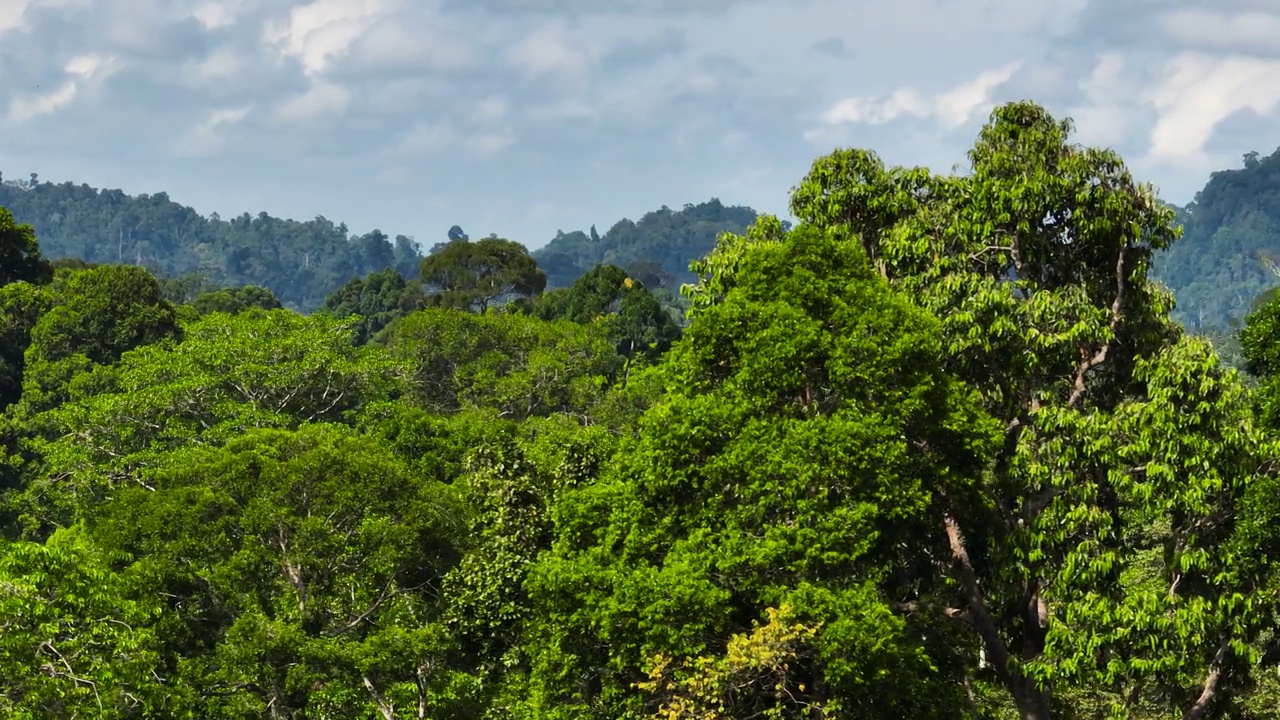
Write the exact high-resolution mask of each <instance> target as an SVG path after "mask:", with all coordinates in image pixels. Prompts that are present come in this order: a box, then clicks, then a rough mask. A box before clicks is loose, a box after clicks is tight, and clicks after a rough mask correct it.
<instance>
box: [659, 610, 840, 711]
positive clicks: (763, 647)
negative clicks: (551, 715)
mask: <svg viewBox="0 0 1280 720" xmlns="http://www.w3.org/2000/svg"><path fill="white" fill-rule="evenodd" d="M766 613H767V615H768V622H767V623H765V624H764V625H761V624H760V623H759V622H756V623H753V627H752V630H751V632H750V633H738V634H735V635H733V636H732V637H731V638H729V642H728V644H727V646H726V647H725V652H724V654H723V655H711V656H707V655H704V656H701V657H697V658H694V659H692V660H690V661H688V662H685V663H683V664H682V665H680V666H679V667H676V668H674V669H673V668H672V666H671V665H672V659H671V658H670V657H669V656H667V655H665V654H658V655H656V656H654V658H653V661H652V662H653V664H652V667H651V668H650V670H649V678H650V679H649V681H647V682H639V683H636V684H635V687H636V689H638V690H641V691H644V692H647V693H651V694H653V695H656V696H657V697H658V699H659V702H660V704H659V706H658V709H657V711H656V712H655V714H654V716H653V717H655V718H667V719H668V720H724V719H727V718H730V717H735V716H736V714H735V713H734V712H733V709H734V708H738V707H751V708H753V709H757V710H762V712H763V716H764V717H783V713H784V708H785V707H786V706H788V705H791V706H793V707H794V708H795V709H796V710H800V712H801V713H802V715H803V716H811V717H825V712H824V710H823V708H822V704H821V703H819V702H803V701H801V700H798V699H797V698H798V697H799V696H802V695H803V693H804V692H805V690H806V688H807V686H806V684H805V683H803V682H800V683H796V684H794V685H792V684H791V682H790V680H791V677H790V675H791V668H792V665H793V664H794V663H796V662H797V661H800V660H803V659H804V657H805V655H806V648H807V647H808V645H809V643H810V641H811V640H812V639H813V637H814V635H815V634H816V633H817V632H818V626H817V625H812V626H811V625H803V624H799V623H796V622H794V621H793V620H792V609H791V607H790V606H788V605H785V604H784V605H783V606H782V607H781V608H769V609H768V610H767V611H766Z"/></svg>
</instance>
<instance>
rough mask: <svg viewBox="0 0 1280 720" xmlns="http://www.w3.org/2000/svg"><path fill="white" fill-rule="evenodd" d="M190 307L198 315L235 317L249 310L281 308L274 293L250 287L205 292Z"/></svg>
mask: <svg viewBox="0 0 1280 720" xmlns="http://www.w3.org/2000/svg"><path fill="white" fill-rule="evenodd" d="M191 306H192V307H193V308H195V311H196V312H197V313H198V314H200V315H210V314H212V313H227V314H228V315H235V314H237V313H242V312H244V311H245V310H248V309H249V308H258V309H261V310H279V309H280V307H281V306H280V298H277V297H276V296H275V293H273V292H271V291H270V290H268V289H266V288H260V287H254V286H252V285H246V286H244V287H238V288H219V289H217V290H207V291H205V292H202V293H200V294H199V295H197V296H196V297H195V298H194V299H192V301H191Z"/></svg>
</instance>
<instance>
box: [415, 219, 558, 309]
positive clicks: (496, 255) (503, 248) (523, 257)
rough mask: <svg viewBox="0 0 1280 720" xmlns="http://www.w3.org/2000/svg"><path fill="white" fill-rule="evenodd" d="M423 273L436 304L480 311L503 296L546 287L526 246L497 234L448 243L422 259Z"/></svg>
mask: <svg viewBox="0 0 1280 720" xmlns="http://www.w3.org/2000/svg"><path fill="white" fill-rule="evenodd" d="M420 274H421V277H422V284H423V286H424V287H425V288H426V289H427V291H428V292H429V293H430V294H431V295H432V297H433V299H434V302H435V303H436V304H438V305H441V306H444V307H449V308H457V309H460V310H469V311H473V312H481V313H483V312H484V311H485V310H487V309H488V308H489V306H490V305H491V304H493V303H494V302H496V301H498V300H500V299H503V298H507V299H513V298H517V297H530V296H533V295H537V294H538V293H540V292H542V290H543V288H545V287H546V286H547V276H546V275H545V274H544V273H543V272H542V270H540V269H539V268H538V264H537V263H536V262H534V260H533V258H531V257H530V256H529V251H528V250H526V249H525V247H524V246H523V245H521V244H520V243H518V242H514V241H511V240H503V239H502V238H497V237H488V238H485V239H483V240H479V241H477V242H474V243H473V242H471V241H470V240H467V239H465V238H463V239H460V240H455V241H452V242H449V243H447V244H445V245H443V246H441V247H440V248H438V249H436V250H435V251H433V252H432V253H431V254H430V255H428V256H427V258H426V259H425V260H423V261H422V267H421V270H420Z"/></svg>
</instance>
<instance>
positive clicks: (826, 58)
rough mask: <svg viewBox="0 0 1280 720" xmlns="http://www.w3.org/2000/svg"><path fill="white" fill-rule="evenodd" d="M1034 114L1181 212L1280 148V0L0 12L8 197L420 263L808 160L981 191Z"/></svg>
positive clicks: (333, 2)
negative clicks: (435, 246) (984, 162)
mask: <svg viewBox="0 0 1280 720" xmlns="http://www.w3.org/2000/svg"><path fill="white" fill-rule="evenodd" d="M1022 98H1030V99H1033V100H1036V101H1039V102H1041V103H1043V104H1045V105H1047V106H1048V107H1049V108H1050V109H1051V110H1052V111H1054V112H1055V113H1057V114H1060V115H1069V116H1071V117H1074V118H1075V119H1076V122H1077V127H1078V129H1079V135H1078V138H1079V140H1081V141H1082V142H1086V143H1090V144H1100V145H1107V146H1111V147H1115V148H1116V149H1118V150H1120V151H1121V153H1123V154H1124V156H1125V157H1126V159H1127V160H1128V161H1129V164H1130V166H1131V167H1132V168H1133V169H1134V170H1135V172H1136V173H1137V174H1138V175H1139V176H1140V177H1141V178H1143V179H1146V180H1149V181H1151V182H1154V183H1155V184H1156V185H1157V186H1158V188H1159V189H1160V193H1161V195H1162V196H1163V197H1165V198H1166V199H1168V200H1171V201H1173V202H1177V203H1179V204H1181V203H1184V202H1186V201H1189V200H1190V199H1191V197H1192V195H1193V194H1194V192H1195V191H1196V190H1197V189H1199V188H1200V187H1201V186H1202V185H1203V183H1204V181H1205V180H1206V178H1207V176H1208V173H1209V172H1210V171H1212V170H1214V169H1220V168H1225V167H1237V166H1239V164H1240V157H1241V155H1242V154H1243V153H1245V152H1248V151H1250V150H1258V151H1260V152H1262V153H1263V154H1269V153H1270V152H1271V151H1272V150H1274V149H1275V148H1276V146H1277V145H1280V0H1214V1H1213V2H1208V1H1207V0H1206V1H1202V2H1191V1H1189V0H893V1H892V2H890V1H889V0H313V1H311V2H305V1H302V0H0V138H3V142H0V170H2V171H3V172H4V174H5V175H6V176H8V177H15V176H16V177H25V176H26V175H28V174H29V173H31V172H38V173H39V174H40V176H41V178H42V179H45V180H53V181H63V180H72V181H75V182H86V183H89V184H91V185H95V186H106V187H121V188H123V189H124V190H126V191H127V192H132V193H143V192H147V193H154V192H159V191H166V192H168V193H169V194H170V196H171V197H172V198H173V199H175V200H177V201H179V202H182V203H184V204H187V205H191V206H193V207H195V208H196V209H197V210H199V211H201V212H203V213H209V212H215V211H216V212H219V213H221V214H223V215H224V216H225V215H229V214H235V213H238V212H242V211H249V212H254V213H256V212H257V211H260V210H265V211H267V212H270V213H272V214H274V215H281V216H285V217H295V218H301V219H305V218H310V217H314V216H316V215H324V216H326V217H328V218H330V219H332V220H335V221H339V220H340V221H345V222H347V223H348V225H349V226H350V227H351V229H352V230H353V231H355V232H365V231H367V230H370V229H372V228H374V227H377V228H380V229H381V230H383V231H384V232H387V233H390V234H393V235H394V234H397V233H404V234H407V235H411V236H414V237H416V238H417V239H418V240H419V241H421V242H423V243H424V244H425V245H426V246H428V247H429V246H430V245H431V244H432V243H434V242H437V241H439V240H442V239H443V238H444V235H445V231H446V230H447V228H448V227H449V226H450V225H452V224H454V223H457V224H460V225H461V226H462V227H463V228H465V229H466V230H467V232H468V233H470V234H471V235H472V236H473V237H475V236H480V235H485V234H488V233H490V232H495V233H498V234H499V235H502V236H505V237H510V238H512V239H515V240H519V241H521V242H524V243H526V244H527V245H529V246H531V247H537V246H539V245H542V244H544V243H545V242H546V241H547V240H548V239H550V238H551V237H552V236H554V234H555V232H556V230H557V229H563V230H565V231H566V232H567V231H570V230H575V229H585V228H586V227H587V226H589V225H591V224H592V223H594V224H596V225H597V226H598V227H599V228H600V229H601V231H602V232H603V231H604V230H605V229H607V228H608V227H609V226H610V225H611V224H612V223H613V222H615V221H616V220H618V219H620V218H622V217H632V218H635V217H638V216H639V215H641V214H643V213H644V212H646V211H648V210H651V209H655V208H657V207H659V206H661V205H663V204H667V205H669V206H672V207H680V206H682V205H683V204H685V203H696V202H701V201H703V200H706V199H708V198H710V197H712V196H715V197H719V198H720V199H721V200H722V201H724V202H726V203H730V204H742V205H750V206H752V207H755V208H757V209H758V210H761V211H766V212H777V213H782V212H784V211H785V209H786V200H787V191H788V189H789V188H790V187H792V186H793V185H794V184H795V183H796V182H797V181H798V180H799V179H800V178H801V177H802V176H803V174H804V172H805V170H806V169H807V167H808V165H809V163H810V162H812V160H813V158H815V157H817V156H818V155H820V154H823V153H825V152H828V151H830V150H831V149H833V148H835V147H837V146H859V147H870V148H873V149H875V150H877V151H878V152H879V153H880V154H881V155H882V156H883V157H884V158H885V159H886V160H887V161H889V162H891V163H896V164H924V165H928V166H930V167H932V168H934V169H936V170H940V171H946V170H949V169H950V168H952V167H953V166H955V165H956V164H958V163H963V162H964V152H965V150H966V149H967V148H968V147H969V146H970V144H971V142H972V140H973V138H974V136H975V134H976V132H977V129H978V128H979V127H980V125H981V124H982V122H983V121H984V119H985V118H986V116H987V114H988V113H989V111H990V109H991V107H992V106H993V105H994V104H996V103H998V102H1003V101H1006V100H1013V99H1022Z"/></svg>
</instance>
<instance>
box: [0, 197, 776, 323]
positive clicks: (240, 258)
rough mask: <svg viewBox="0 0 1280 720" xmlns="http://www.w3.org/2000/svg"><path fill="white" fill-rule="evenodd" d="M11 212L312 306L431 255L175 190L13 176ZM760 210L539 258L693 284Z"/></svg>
mask: <svg viewBox="0 0 1280 720" xmlns="http://www.w3.org/2000/svg"><path fill="white" fill-rule="evenodd" d="M0 207H5V208H8V209H9V210H10V211H11V212H12V213H13V214H14V216H15V217H16V219H17V220H18V222H22V223H28V224H30V225H32V226H33V227H34V228H35V230H36V236H37V238H38V239H39V241H40V247H41V249H42V252H43V253H44V255H45V257H48V258H54V259H56V258H74V259H78V260H84V261H86V262H91V263H126V264H134V265H141V266H144V267H147V268H148V269H150V270H152V271H153V272H155V273H156V274H158V275H160V276H163V277H179V276H183V275H190V274H199V275H202V276H203V277H204V278H206V279H207V281H208V282H209V283H210V284H213V285H221V286H228V287H236V286H242V285H256V286H259V287H264V288H267V289H269V290H271V291H272V292H273V293H275V294H276V296H277V297H279V298H280V301H281V302H282V303H283V304H284V305H285V306H286V307H290V308H293V309H295V310H301V311H304V312H309V311H312V310H315V309H317V308H319V307H320V306H321V305H323V303H324V300H325V297H326V296H327V295H328V294H329V293H331V292H333V291H334V290H336V289H337V288H339V287H341V286H342V285H343V284H344V283H345V282H347V281H348V280H350V279H352V278H353V277H364V276H367V275H369V274H372V273H375V272H378V271H381V270H384V269H386V268H395V269H396V270H397V271H398V272H399V273H400V274H401V275H403V276H404V277H406V278H413V277H416V276H417V274H418V267H419V265H420V264H421V262H422V260H423V258H424V254H423V251H422V245H421V244H419V243H418V242H417V241H415V240H414V239H413V238H412V237H409V236H405V235H397V236H396V237H395V238H394V239H393V238H391V237H389V236H388V235H386V234H385V233H383V232H382V231H380V230H376V229H375V230H373V231H371V232H368V233H365V234H363V235H354V234H352V233H351V232H350V231H349V229H348V228H347V226H346V224H345V223H336V224H335V223H334V222H332V221H330V220H328V219H326V218H324V217H317V218H316V219H314V220H309V221H305V222H301V221H297V220H287V219H281V218H277V217H273V216H271V215H269V214H267V213H265V212H260V213H258V214H257V215H256V216H255V215H250V214H249V213H243V214H241V215H239V216H237V217H234V218H229V219H223V218H221V217H219V216H218V215H217V214H216V213H214V214H212V215H209V216H207V217H206V216H202V215H201V214H200V213H198V212H197V211H196V210H195V209H193V208H191V207H188V206H185V205H181V204H179V203H177V202H174V201H173V200H171V199H170V198H169V196H168V194H167V193H163V192H161V193H156V194H153V195H145V194H144V195H128V194H126V193H125V192H123V191H121V190H109V189H101V190H100V189H97V188H93V187H90V186H88V185H84V184H81V185H76V184H74V183H71V182H63V183H57V184H55V183H50V182H41V181H39V179H38V177H37V176H35V175H32V176H31V179H30V180H27V179H22V180H12V179H9V180H5V179H3V176H2V175H0ZM756 216H757V213H756V211H755V210H753V209H751V208H746V207H733V206H726V205H724V204H722V203H721V202H720V201H719V200H716V199H712V200H710V201H709V202H705V203H701V204H698V205H686V206H685V207H684V209H683V210H671V209H670V208H667V207H665V206H664V207H663V208H661V209H659V210H656V211H653V212H650V213H646V214H645V215H644V216H643V217H641V218H640V220H639V221H635V222H633V221H631V220H626V219H624V220H620V221H618V222H617V223H615V224H614V225H613V227H612V228H610V229H609V231H608V232H606V233H605V235H604V236H603V237H601V236H600V235H598V234H596V232H595V228H594V227H592V229H591V231H590V232H589V233H588V232H582V231H576V232H572V233H567V234H566V233H563V232H562V233H558V234H557V236H556V237H555V238H554V239H552V240H551V242H550V243H549V244H548V245H547V246H545V247H543V248H540V249H539V250H536V251H534V252H533V253H532V255H533V257H534V258H535V259H536V260H537V261H538V264H539V266H540V267H542V268H543V270H544V271H545V272H546V273H547V275H548V278H549V283H548V285H549V287H567V286H569V285H571V284H572V283H573V281H574V280H576V279H577V278H579V277H581V276H582V275H584V274H585V273H586V272H587V271H589V270H590V269H592V268H593V267H595V266H596V265H599V264H602V263H612V264H616V265H619V266H628V269H629V270H631V271H632V272H634V273H635V274H637V276H643V279H644V281H645V282H646V284H649V285H653V286H655V287H656V286H666V287H668V288H669V289H670V290H672V291H675V290H676V289H677V286H678V284H679V283H680V282H688V281H690V280H692V279H693V276H692V274H691V273H690V272H689V262H690V261H692V260H694V259H696V258H698V257H701V256H703V255H705V254H706V253H707V252H709V251H710V250H711V248H713V247H714V246H715V242H716V239H717V238H718V237H719V236H720V234H721V233H723V232H742V231H744V230H745V229H746V227H747V226H748V225H750V224H751V223H752V222H754V221H755V219H756Z"/></svg>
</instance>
